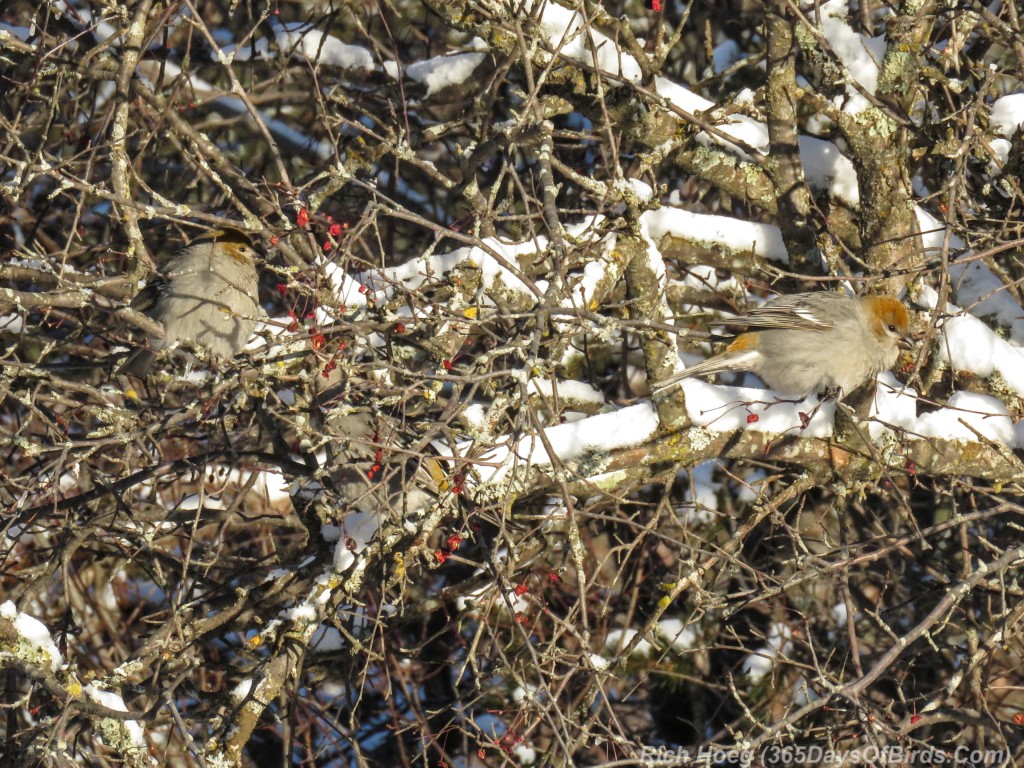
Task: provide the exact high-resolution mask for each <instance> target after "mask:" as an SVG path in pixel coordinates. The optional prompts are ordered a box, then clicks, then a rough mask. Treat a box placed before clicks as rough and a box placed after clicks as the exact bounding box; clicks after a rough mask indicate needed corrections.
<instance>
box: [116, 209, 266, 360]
mask: <svg viewBox="0 0 1024 768" xmlns="http://www.w3.org/2000/svg"><path fill="white" fill-rule="evenodd" d="M255 257H256V252H255V251H254V250H253V247H252V241H250V240H249V238H248V236H247V235H246V234H245V233H244V232H241V231H239V230H235V229H217V230H212V231H210V232H207V233H205V234H204V235H202V236H201V237H198V238H196V239H195V240H193V241H192V242H191V243H190V244H189V245H188V246H186V247H185V248H183V249H182V250H181V251H179V252H178V254H177V255H176V256H174V257H173V258H171V259H170V260H169V261H168V262H167V264H166V266H165V268H164V269H163V271H162V272H161V273H160V274H158V275H156V276H154V277H153V278H152V279H151V280H150V281H149V283H148V284H147V285H146V287H145V288H143V289H142V290H141V291H139V293H138V295H136V297H135V298H134V299H133V300H132V308H133V309H137V310H139V311H140V312H144V313H145V314H146V315H148V316H149V317H151V318H153V319H154V320H157V321H159V322H160V323H162V324H163V326H164V337H163V338H162V339H156V338H152V337H151V338H150V339H149V343H148V345H147V346H145V347H140V348H139V349H136V350H135V351H134V352H132V353H131V354H130V355H129V356H128V359H127V360H125V361H124V363H123V364H122V365H121V367H120V368H119V369H118V371H117V372H118V373H119V374H122V373H127V374H131V375H133V376H139V377H144V376H145V375H146V374H147V373H149V369H150V367H151V366H152V365H153V360H154V358H155V357H156V353H157V352H159V351H160V350H163V349H167V348H169V347H171V346H174V345H175V344H177V343H179V342H188V343H190V344H199V345H202V346H204V347H205V348H206V349H207V350H208V351H209V353H210V355H211V356H212V357H213V358H215V359H228V358H231V357H234V356H235V355H236V354H238V353H239V352H241V351H242V349H243V348H244V347H245V344H246V342H247V341H248V340H249V336H250V335H251V334H252V331H253V328H254V327H255V325H256V318H257V313H258V310H259V303H258V302H259V293H258V290H257V285H258V277H257V275H256V262H255Z"/></svg>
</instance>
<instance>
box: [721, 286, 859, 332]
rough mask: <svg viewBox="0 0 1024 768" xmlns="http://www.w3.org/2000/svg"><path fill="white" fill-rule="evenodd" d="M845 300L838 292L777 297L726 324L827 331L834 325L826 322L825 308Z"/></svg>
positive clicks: (840, 303) (841, 303) (837, 305)
mask: <svg viewBox="0 0 1024 768" xmlns="http://www.w3.org/2000/svg"><path fill="white" fill-rule="evenodd" d="M846 302H847V299H846V297H844V296H842V295H840V294H838V293H816V294H811V295H799V294H798V295H796V296H779V297H778V298H777V299H772V300H771V301H769V302H768V303H766V304H763V305H761V306H760V307H755V308H754V309H751V310H750V311H749V312H747V314H746V315H744V316H742V317H738V318H736V320H735V322H732V323H730V325H734V324H735V325H739V324H743V325H745V326H746V327H748V328H799V329H802V330H808V331H827V330H829V329H830V328H832V327H833V326H834V323H832V322H831V321H829V320H826V319H825V317H826V313H825V311H824V310H825V308H826V307H828V306H830V305H833V304H834V305H835V306H836V307H837V308H838V307H839V306H840V305H845V303H846Z"/></svg>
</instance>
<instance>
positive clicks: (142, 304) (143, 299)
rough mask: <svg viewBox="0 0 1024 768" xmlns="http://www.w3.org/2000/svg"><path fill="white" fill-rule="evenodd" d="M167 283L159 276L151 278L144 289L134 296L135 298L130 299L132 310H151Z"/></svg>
mask: <svg viewBox="0 0 1024 768" xmlns="http://www.w3.org/2000/svg"><path fill="white" fill-rule="evenodd" d="M166 284H167V281H166V280H165V279H164V278H163V277H162V276H160V275H155V276H153V278H152V279H150V281H149V282H148V283H146V287H145V288H143V289H142V290H141V291H139V292H138V293H137V294H135V298H134V299H132V309H137V310H138V311H139V312H148V311H149V310H150V309H152V308H153V307H154V306H155V305H156V302H157V299H159V298H160V294H161V293H162V292H163V289H164V286H165V285H166Z"/></svg>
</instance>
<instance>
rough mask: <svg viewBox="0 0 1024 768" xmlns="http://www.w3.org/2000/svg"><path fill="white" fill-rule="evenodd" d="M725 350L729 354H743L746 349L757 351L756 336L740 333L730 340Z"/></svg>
mask: <svg viewBox="0 0 1024 768" xmlns="http://www.w3.org/2000/svg"><path fill="white" fill-rule="evenodd" d="M727 349H728V350H729V351H730V352H743V351H745V350H748V349H757V334H756V333H741V334H740V335H739V336H737V337H736V338H735V339H733V340H732V342H731V343H730V344H729V346H728V347H727Z"/></svg>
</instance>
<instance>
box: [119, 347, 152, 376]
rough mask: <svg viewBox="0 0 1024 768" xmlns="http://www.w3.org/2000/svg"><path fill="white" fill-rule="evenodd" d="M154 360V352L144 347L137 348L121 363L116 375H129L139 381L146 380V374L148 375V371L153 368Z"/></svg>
mask: <svg viewBox="0 0 1024 768" xmlns="http://www.w3.org/2000/svg"><path fill="white" fill-rule="evenodd" d="M155 359H156V352H154V351H153V350H151V349H146V348H145V347H139V348H138V349H136V350H135V351H134V352H132V353H131V354H130V355H128V358H127V359H126V360H125V361H124V362H123V363H121V367H120V368H118V369H117V375H118V376H122V375H126V374H127V375H129V376H137V377H139V378H140V379H144V378H146V374H148V373H149V369H150V368H151V367H152V366H153V360H155Z"/></svg>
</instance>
